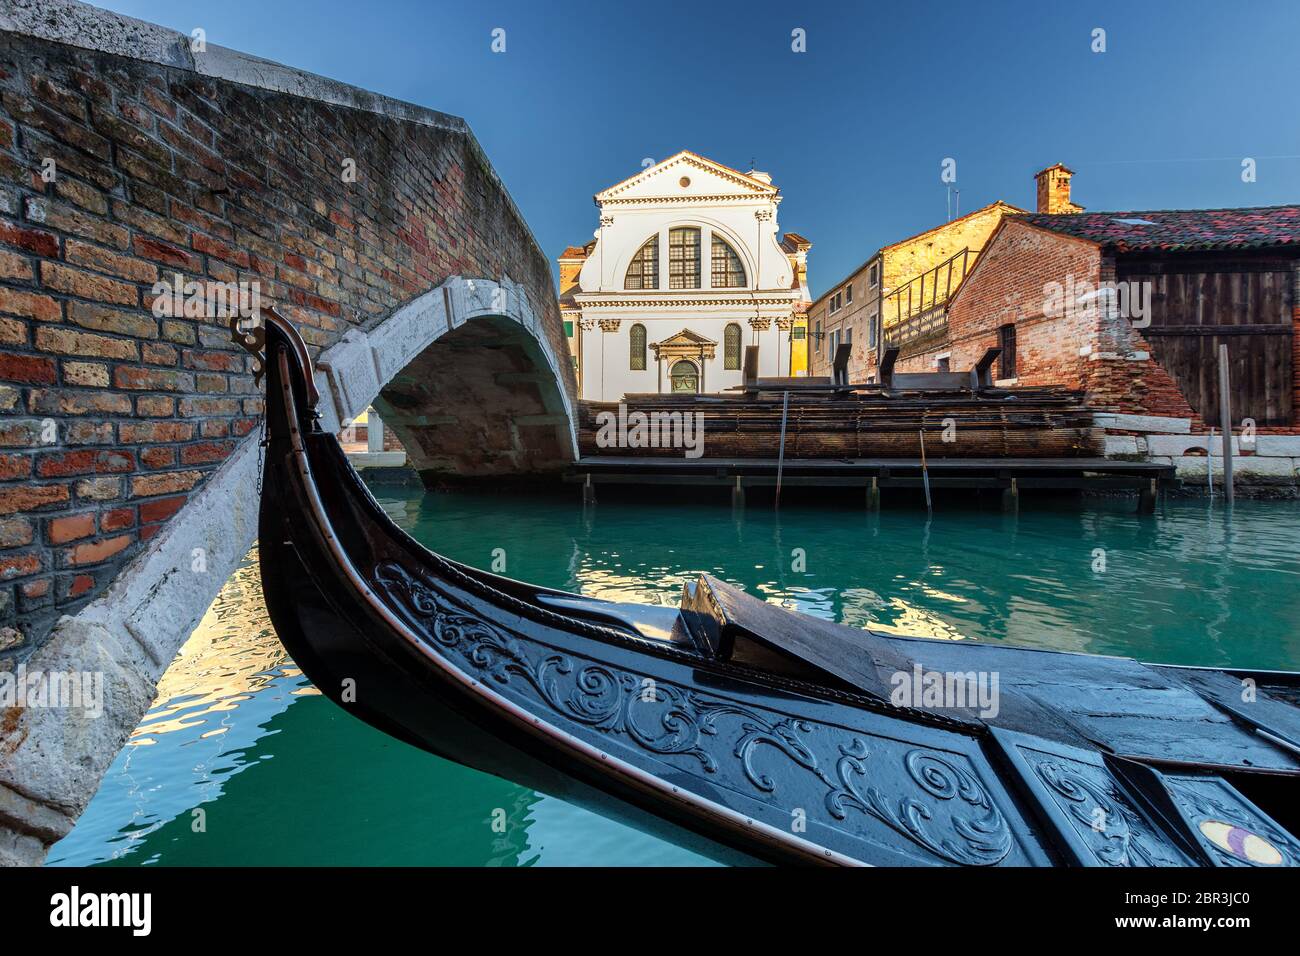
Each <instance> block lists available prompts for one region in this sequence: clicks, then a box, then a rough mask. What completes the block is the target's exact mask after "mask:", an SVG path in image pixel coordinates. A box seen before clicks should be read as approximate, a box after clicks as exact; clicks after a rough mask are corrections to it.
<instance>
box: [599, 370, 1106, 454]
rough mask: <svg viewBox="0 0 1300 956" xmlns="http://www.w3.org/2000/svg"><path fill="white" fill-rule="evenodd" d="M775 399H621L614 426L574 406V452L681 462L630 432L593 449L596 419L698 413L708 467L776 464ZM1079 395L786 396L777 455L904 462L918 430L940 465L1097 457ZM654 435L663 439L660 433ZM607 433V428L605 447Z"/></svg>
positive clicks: (675, 450) (916, 450)
mask: <svg viewBox="0 0 1300 956" xmlns="http://www.w3.org/2000/svg"><path fill="white" fill-rule="evenodd" d="M782 397H783V395H782V393H781V392H779V391H773V392H764V393H761V394H759V395H751V396H743V395H735V396H732V395H686V396H678V395H653V394H650V395H629V396H627V398H626V399H625V400H624V402H623V403H622V404H623V405H625V406H626V412H625V413H623V416H624V417H623V418H621V419H620V417H619V416H620V408H619V404H620V403H616V402H586V401H584V402H580V403H579V415H578V423H579V432H578V436H579V446H580V449H581V453H582V455H583V456H584V457H599V456H601V455H609V456H618V457H624V456H649V457H665V458H668V457H672V458H680V457H681V456H682V449H681V447H680V446H677V447H648V445H649V443H648V442H647V443H646V444H645V445H638V443H637V442H638V438H639V436H638V435H637V432H636V429H635V428H634V427H623V428H622V429H621V433H622V435H623V437H622V438H621V439H617V441H616V442H614V443H611V442H609V441H608V440H606V441H605V442H604V443H603V444H604V447H602V442H600V441H598V433H599V431H600V425H601V423H602V422H608V421H611V419H608V418H600V417H598V416H600V415H601V413H603V412H605V413H610V414H611V415H613V416H614V419H613V420H614V421H622V422H626V423H628V424H629V425H633V426H634V425H635V424H636V423H637V422H638V418H637V417H636V415H635V413H638V412H639V413H641V414H643V415H644V416H645V421H646V422H647V423H648V430H649V432H653V431H654V430H655V422H656V421H658V422H661V423H663V422H671V421H673V419H672V418H671V417H670V416H672V415H673V414H674V413H677V414H678V415H685V414H695V413H698V414H699V415H701V416H702V419H695V421H701V422H702V425H703V435H704V438H703V456H702V457H704V458H706V459H737V458H750V459H753V458H761V459H773V460H774V459H776V458H777V456H778V454H779V452H780V447H781V406H782ZM1082 399H1083V396H1082V394H1081V393H1079V392H1074V391H1070V390H1067V389H1064V388H1058V387H1038V388H1018V389H1012V390H998V391H996V392H990V393H981V394H971V393H970V392H965V393H963V392H954V391H947V392H905V393H897V392H895V393H894V394H891V395H889V396H884V395H882V394H880V393H879V392H878V391H877V392H870V391H864V392H854V393H850V394H847V395H841V396H830V395H824V394H822V395H819V394H816V393H811V394H810V393H802V394H801V393H799V392H794V391H792V392H791V393H790V410H789V417H788V421H787V425H786V439H785V457H786V459H787V460H789V459H810V458H822V459H862V458H900V459H903V458H906V459H915V458H919V457H920V455H921V432H922V431H924V433H925V454H926V457H927V458H928V459H930V460H936V459H945V458H1009V459H1026V458H1028V459H1035V458H1037V459H1042V458H1097V457H1100V456H1101V455H1102V452H1103V440H1102V431H1101V429H1098V428H1095V427H1093V424H1092V413H1091V411H1089V410H1088V409H1087V408H1086V407H1085V406H1084V404H1083V400H1082ZM660 434H663V432H662V431H660ZM609 436H610V430H609V429H606V433H605V437H606V439H608V438H609Z"/></svg>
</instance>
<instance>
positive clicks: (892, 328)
mask: <svg viewBox="0 0 1300 956" xmlns="http://www.w3.org/2000/svg"><path fill="white" fill-rule="evenodd" d="M979 254H980V250H978V249H971V248H970V247H967V248H965V249H963V250H962V251H961V252H958V253H956V254H955V255H953V256H950V257H949V258H947V259H945V260H944V261H943V262H941V263H939V264H938V265H937V266H935V267H934V268H932V269H928V270H926V271H925V272H922V273H921V274H920V275H918V276H914V277H913V278H911V279H909V280H908V281H907V282H905V283H903V284H902V285H900V286H899V287H898V288H896V289H892V290H891V291H890V292H889V293H888V294H887V295H886V296H885V297H884V300H883V301H882V302H881V308H880V317H881V325H882V327H883V333H884V339H885V346H886V347H887V348H888V347H889V346H897V345H903V344H905V343H907V342H911V341H914V340H915V339H919V338H922V337H923V336H926V335H930V334H931V333H933V332H935V331H937V330H939V329H942V328H943V327H944V326H945V325H946V324H947V322H948V312H947V309H946V306H947V304H948V300H949V299H951V298H952V296H953V293H954V292H956V291H957V289H958V288H960V287H961V283H962V280H963V279H965V278H966V276H967V274H968V273H969V272H970V270H971V267H972V266H974V265H975V260H976V258H977V257H978V256H979Z"/></svg>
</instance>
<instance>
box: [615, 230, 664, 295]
mask: <svg viewBox="0 0 1300 956" xmlns="http://www.w3.org/2000/svg"><path fill="white" fill-rule="evenodd" d="M623 287H624V288H627V289H657V288H659V236H658V234H655V235H653V236H651V237H650V238H649V239H647V240H646V241H645V242H644V243H642V245H641V248H640V249H638V250H637V253H636V255H635V256H633V257H632V263H631V265H629V266H628V267H627V277H626V278H625V279H624V280H623Z"/></svg>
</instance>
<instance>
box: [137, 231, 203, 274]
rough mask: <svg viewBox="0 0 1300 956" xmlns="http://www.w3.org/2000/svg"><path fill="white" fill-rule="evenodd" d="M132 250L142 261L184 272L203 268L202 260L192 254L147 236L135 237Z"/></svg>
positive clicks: (197, 270)
mask: <svg viewBox="0 0 1300 956" xmlns="http://www.w3.org/2000/svg"><path fill="white" fill-rule="evenodd" d="M132 249H133V250H134V251H135V254H136V255H137V256H140V257H141V258H142V259H153V260H154V261H156V262H162V263H165V264H166V265H169V266H175V267H176V268H178V269H183V270H185V271H186V272H199V271H201V270H202V268H203V260H202V259H200V258H199V257H198V256H196V255H195V254H194V253H192V252H190V251H188V250H186V249H180V248H177V247H176V246H173V245H170V244H169V243H166V242H160V241H159V240H157V239H150V238H149V237H148V236H139V235H137V236H136V237H135V242H134V244H133V246H132Z"/></svg>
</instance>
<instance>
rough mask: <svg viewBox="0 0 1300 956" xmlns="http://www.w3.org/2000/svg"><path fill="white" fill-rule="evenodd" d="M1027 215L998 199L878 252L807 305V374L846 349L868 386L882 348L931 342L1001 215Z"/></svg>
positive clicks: (855, 374) (823, 371) (826, 367)
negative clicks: (849, 348) (950, 299)
mask: <svg viewBox="0 0 1300 956" xmlns="http://www.w3.org/2000/svg"><path fill="white" fill-rule="evenodd" d="M1023 211H1024V210H1022V209H1019V208H1018V207H1016V206H1012V205H1011V204H1010V203H1005V202H1002V201H1001V200H999V201H997V202H994V203H990V204H989V205H987V206H984V207H983V208H981V209H977V210H975V211H974V212H972V213H968V214H967V215H965V216H961V217H960V218H957V219H954V220H952V221H951V222H946V223H944V224H943V225H941V226H935V227H933V228H931V229H927V230H926V231H924V232H921V233H918V234H917V235H914V236H909V237H908V238H906V239H902V240H900V241H898V242H894V243H891V244H889V245H887V246H884V247H883V248H881V249H878V250H877V251H876V252H875V253H873V254H872V255H871V256H870V258H868V259H867V260H866V261H865V262H863V263H862V265H860V266H858V267H857V268H856V269H854V270H853V272H851V273H850V274H849V275H848V276H846V277H845V278H844V279H843V280H842V281H840V282H838V283H836V284H835V285H833V286H832V287H831V288H830V289H829V290H827V291H826V292H825V293H823V294H822V295H821V297H820V298H818V299H817V300H816V301H815V302H813V303H812V305H810V306H809V307H808V330H809V331H808V334H809V339H810V345H809V348H808V355H809V372H808V374H810V375H816V376H828V375H830V373H831V361H832V360H833V358H834V356H835V349H836V348H837V347H838V346H839V345H841V344H847V345H851V346H853V352H852V357H851V359H850V361H849V378H850V380H851V381H855V382H864V381H869V380H871V379H872V377H873V376H874V375H875V370H876V367H877V361H878V358H879V355H880V351H881V348H882V345H883V344H884V343H886V342H893V343H899V344H901V343H907V344H912V343H914V342H915V343H917V346H914V347H919V346H920V345H923V344H924V342H925V341H932V340H933V339H934V335H933V332H934V331H935V330H936V329H937V325H936V324H935V323H936V322H938V321H941V319H942V315H943V307H944V305H945V303H946V302H947V300H948V296H949V295H950V294H951V292H952V291H954V290H955V289H957V288H958V287H959V286H960V284H961V281H962V279H963V278H964V277H965V275H966V272H967V270H968V269H969V268H970V267H971V266H973V265H974V263H975V260H976V258H977V257H978V256H979V253H980V250H981V249H982V248H983V246H984V243H985V242H987V241H988V237H989V236H990V235H991V234H992V233H993V230H994V229H996V228H997V226H998V224H999V223H1000V222H1001V221H1002V217H1003V216H1006V215H1008V214H1010V213H1016V212H1023ZM931 326H934V328H931Z"/></svg>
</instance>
